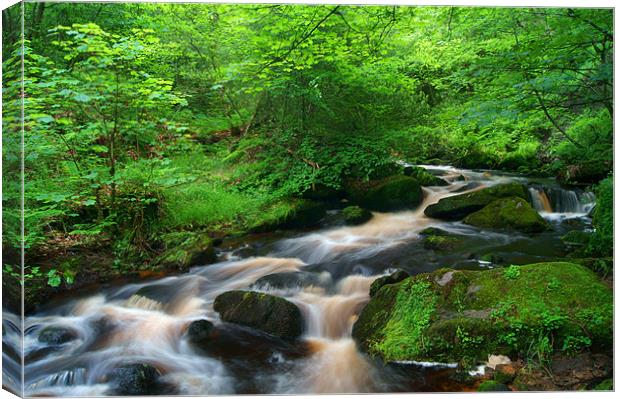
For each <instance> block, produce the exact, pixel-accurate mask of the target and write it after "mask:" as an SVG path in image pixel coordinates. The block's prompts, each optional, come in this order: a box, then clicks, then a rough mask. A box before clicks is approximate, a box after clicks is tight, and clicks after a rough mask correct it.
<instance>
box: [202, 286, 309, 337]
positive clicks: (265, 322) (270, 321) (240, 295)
mask: <svg viewBox="0 0 620 399" xmlns="http://www.w3.org/2000/svg"><path fill="white" fill-rule="evenodd" d="M213 309H215V311H216V312H218V313H219V314H220V317H221V318H222V320H224V321H227V322H230V323H236V324H241V325H244V326H247V327H252V328H255V329H257V330H261V331H264V332H266V333H269V334H272V335H274V336H276V337H280V338H286V339H294V338H297V337H299V336H300V335H301V334H302V332H303V328H304V321H303V317H302V314H301V311H300V310H299V308H298V307H297V306H295V305H294V304H293V303H291V302H289V301H287V300H286V299H284V298H280V297H277V296H274V295H269V294H263V293H260V292H254V291H228V292H225V293H223V294H221V295H219V296H217V297H216V298H215V301H214V303H213Z"/></svg>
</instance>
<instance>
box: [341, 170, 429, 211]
mask: <svg viewBox="0 0 620 399" xmlns="http://www.w3.org/2000/svg"><path fill="white" fill-rule="evenodd" d="M347 193H348V195H349V197H350V199H351V201H353V202H355V203H357V204H359V205H361V206H363V207H364V208H368V209H370V210H374V211H380V212H388V211H393V210H398V209H407V208H415V207H417V206H418V205H420V203H421V202H422V188H421V186H420V183H418V181H417V180H415V179H414V178H411V177H409V176H402V175H395V176H390V177H387V178H384V179H381V180H373V181H370V182H354V183H350V184H349V185H348V187H347Z"/></svg>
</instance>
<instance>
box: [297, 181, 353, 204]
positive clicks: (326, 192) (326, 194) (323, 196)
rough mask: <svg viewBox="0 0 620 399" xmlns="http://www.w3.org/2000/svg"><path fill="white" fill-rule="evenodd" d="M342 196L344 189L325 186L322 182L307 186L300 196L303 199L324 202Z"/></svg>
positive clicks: (338, 199)
mask: <svg viewBox="0 0 620 399" xmlns="http://www.w3.org/2000/svg"><path fill="white" fill-rule="evenodd" d="M344 196H345V193H344V191H342V190H338V189H335V188H332V187H327V186H324V185H322V184H316V185H314V186H312V187H309V188H308V189H307V190H306V191H304V193H303V194H302V197H303V198H304V199H309V200H313V201H326V202H336V201H340V200H341V199H342V198H344Z"/></svg>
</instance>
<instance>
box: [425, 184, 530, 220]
mask: <svg viewBox="0 0 620 399" xmlns="http://www.w3.org/2000/svg"><path fill="white" fill-rule="evenodd" d="M505 197H519V198H523V199H525V200H527V199H528V198H529V196H528V194H527V190H526V189H525V186H524V185H523V184H519V183H511V184H502V185H499V186H494V187H489V188H484V189H482V190H478V191H474V192H471V193H467V194H461V195H455V196H452V197H448V198H442V199H441V200H439V202H438V203H436V204H433V205H430V206H429V207H428V208H426V209H425V210H424V214H426V216H428V217H432V218H437V219H445V220H459V219H462V218H464V217H465V216H467V215H469V214H470V213H473V212H476V211H479V210H480V209H482V208H484V207H485V206H487V205H488V204H490V203H491V202H493V201H495V200H496V199H498V198H505Z"/></svg>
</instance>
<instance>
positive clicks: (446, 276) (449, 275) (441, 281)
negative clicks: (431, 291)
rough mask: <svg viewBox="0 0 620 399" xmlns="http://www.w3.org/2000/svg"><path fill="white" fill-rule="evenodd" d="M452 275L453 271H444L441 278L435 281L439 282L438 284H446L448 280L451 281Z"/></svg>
mask: <svg viewBox="0 0 620 399" xmlns="http://www.w3.org/2000/svg"><path fill="white" fill-rule="evenodd" d="M453 275H454V271H449V272H446V273H444V275H443V276H441V278H439V279H437V280H435V281H437V284H439V285H440V286H442V287H443V286H444V285H446V284H448V283H449V282H450V281H452V276H453Z"/></svg>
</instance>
